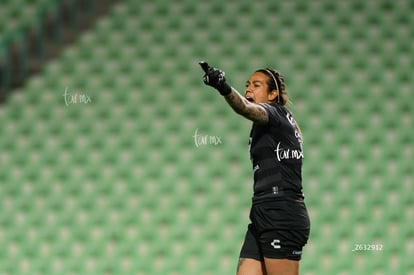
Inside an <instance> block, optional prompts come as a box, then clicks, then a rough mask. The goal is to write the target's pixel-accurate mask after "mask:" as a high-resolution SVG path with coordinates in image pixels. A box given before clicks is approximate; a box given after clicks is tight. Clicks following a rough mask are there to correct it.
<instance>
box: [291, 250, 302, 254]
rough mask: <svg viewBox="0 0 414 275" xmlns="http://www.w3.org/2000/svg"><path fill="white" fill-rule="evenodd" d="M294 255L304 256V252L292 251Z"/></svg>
mask: <svg viewBox="0 0 414 275" xmlns="http://www.w3.org/2000/svg"><path fill="white" fill-rule="evenodd" d="M292 254H293V255H302V251H294V250H293V251H292Z"/></svg>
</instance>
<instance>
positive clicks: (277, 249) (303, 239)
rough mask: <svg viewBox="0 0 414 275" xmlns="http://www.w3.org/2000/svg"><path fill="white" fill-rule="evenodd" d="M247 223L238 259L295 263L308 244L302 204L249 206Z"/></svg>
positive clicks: (306, 215)
mask: <svg viewBox="0 0 414 275" xmlns="http://www.w3.org/2000/svg"><path fill="white" fill-rule="evenodd" d="M250 220H251V223H250V224H249V226H248V229H247V233H246V237H245V239H244V243H243V246H242V248H241V251H240V258H251V259H256V260H259V261H263V260H264V257H266V258H272V259H289V260H295V261H299V260H300V259H301V257H302V248H303V247H304V246H305V244H306V243H307V241H308V238H309V231H310V221H309V216H308V212H307V210H306V206H305V204H304V203H303V202H292V201H272V202H261V203H257V204H253V206H252V208H251V211H250Z"/></svg>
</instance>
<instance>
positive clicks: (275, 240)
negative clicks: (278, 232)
mask: <svg viewBox="0 0 414 275" xmlns="http://www.w3.org/2000/svg"><path fill="white" fill-rule="evenodd" d="M270 245H271V246H273V248H274V249H280V248H281V245H280V240H278V239H274V240H273V241H272V242H271V243H270Z"/></svg>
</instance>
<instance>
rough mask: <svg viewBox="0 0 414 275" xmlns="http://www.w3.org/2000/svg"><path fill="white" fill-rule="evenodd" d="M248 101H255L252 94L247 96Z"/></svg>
mask: <svg viewBox="0 0 414 275" xmlns="http://www.w3.org/2000/svg"><path fill="white" fill-rule="evenodd" d="M246 99H247V101H249V102H252V103H254V99H253V98H251V97H250V96H246Z"/></svg>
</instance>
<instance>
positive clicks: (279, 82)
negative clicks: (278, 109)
mask: <svg viewBox="0 0 414 275" xmlns="http://www.w3.org/2000/svg"><path fill="white" fill-rule="evenodd" d="M256 72H260V73H263V74H265V75H267V76H268V77H269V79H268V81H267V87H268V92H269V93H270V92H271V91H273V90H277V91H278V93H279V94H278V95H277V98H276V102H277V103H278V104H280V105H282V106H284V105H286V103H287V102H288V100H289V98H288V95H287V93H286V85H285V79H284V78H283V76H282V74H281V73H280V72H278V71H276V70H273V69H270V68H266V69H260V70H257V71H256Z"/></svg>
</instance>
